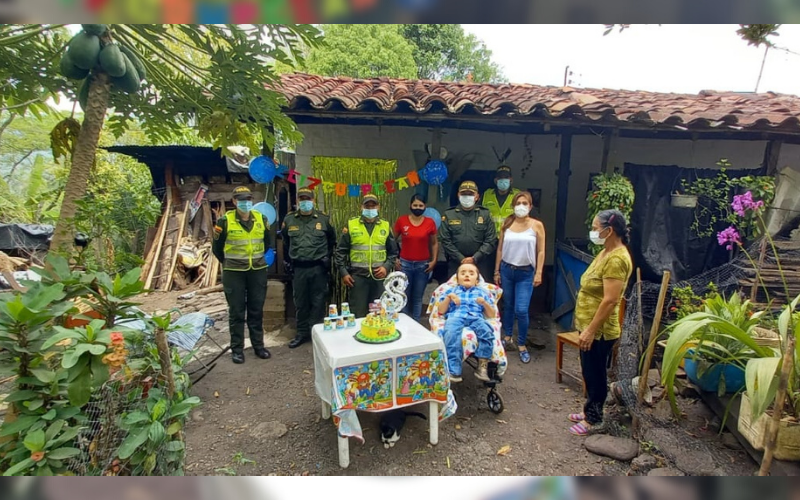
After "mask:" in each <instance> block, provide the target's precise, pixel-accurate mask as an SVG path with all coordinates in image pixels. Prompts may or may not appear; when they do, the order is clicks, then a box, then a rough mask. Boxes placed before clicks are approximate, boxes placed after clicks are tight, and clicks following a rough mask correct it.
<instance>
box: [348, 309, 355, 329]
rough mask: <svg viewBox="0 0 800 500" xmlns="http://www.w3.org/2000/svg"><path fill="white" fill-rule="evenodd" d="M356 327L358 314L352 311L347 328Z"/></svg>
mask: <svg viewBox="0 0 800 500" xmlns="http://www.w3.org/2000/svg"><path fill="white" fill-rule="evenodd" d="M355 327H356V315H355V314H352V313H350V314H348V315H347V328H355Z"/></svg>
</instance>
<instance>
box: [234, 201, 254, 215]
mask: <svg viewBox="0 0 800 500" xmlns="http://www.w3.org/2000/svg"><path fill="white" fill-rule="evenodd" d="M236 208H238V209H239V211H240V212H244V213H247V212H249V211H250V210H252V209H253V202H252V201H250V200H239V201H237V202H236Z"/></svg>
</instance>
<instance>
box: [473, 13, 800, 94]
mask: <svg viewBox="0 0 800 500" xmlns="http://www.w3.org/2000/svg"><path fill="white" fill-rule="evenodd" d="M463 27H464V29H465V30H466V31H467V32H469V33H473V34H475V35H476V36H477V37H478V38H480V39H481V40H483V41H484V42H485V43H486V45H487V47H488V48H489V49H491V50H492V52H493V60H494V61H495V62H497V63H498V64H500V65H501V66H502V67H503V71H504V72H505V75H506V77H507V78H508V80H509V81H510V82H512V83H530V84H536V85H557V86H561V85H563V84H564V70H565V68H566V66H569V67H570V70H571V71H572V72H573V76H572V77H571V78H572V79H573V80H574V82H573V83H572V86H576V87H583V88H609V89H627V90H648V91H654V92H675V93H692V94H696V93H698V92H699V91H701V90H730V91H737V92H753V91H754V90H755V88H756V81H757V79H758V73H759V69H760V67H761V61H762V59H763V56H764V46H763V45H762V46H761V47H760V48H756V47H753V46H748V45H747V42H745V41H744V40H742V39H741V38H739V35H737V34H736V30H737V29H738V28H739V25H736V24H730V25H661V26H659V25H657V24H652V25H645V24H634V25H632V26H631V27H630V28H628V29H626V30H625V31H623V32H622V33H620V32H619V31H618V30H614V31H613V32H612V33H610V34H608V35H607V36H603V32H604V31H605V28H604V27H603V25H601V24H592V25H530V24H529V25H482V24H465V25H463ZM779 33H780V36H778V37H775V38H774V39H773V41H774V43H775V44H776V45H778V46H781V47H784V48H787V49H790V50H792V51H794V52H796V53H797V54H792V53H787V52H785V51H782V50H777V49H770V50H769V52H768V54H767V60H766V64H765V66H764V74H763V76H762V79H761V83H760V85H759V87H758V91H759V92H767V91H772V92H778V93H785V94H795V95H800V25H788V24H785V25H783V26H782V27H781V28H780V30H779Z"/></svg>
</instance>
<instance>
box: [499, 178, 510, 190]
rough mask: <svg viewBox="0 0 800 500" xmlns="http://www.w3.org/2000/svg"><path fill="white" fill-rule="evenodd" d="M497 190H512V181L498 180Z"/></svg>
mask: <svg viewBox="0 0 800 500" xmlns="http://www.w3.org/2000/svg"><path fill="white" fill-rule="evenodd" d="M497 189H499V190H500V191H508V190H509V189H511V179H497Z"/></svg>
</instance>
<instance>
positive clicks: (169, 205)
mask: <svg viewBox="0 0 800 500" xmlns="http://www.w3.org/2000/svg"><path fill="white" fill-rule="evenodd" d="M161 217H162V219H163V223H164V224H163V227H162V228H161V232H160V233H159V235H158V242H157V243H156V248H155V251H154V253H153V258H152V259H151V261H150V269H149V270H148V272H147V279H146V280H145V283H144V288H145V289H146V290H149V289H150V285H152V284H153V276H154V275H155V272H156V267H158V261H159V260H160V259H161V247H162V246H163V244H164V236H165V235H166V234H167V226H168V225H169V219H170V218H171V217H172V191H171V190H169V189H167V209H166V210H164V213H163V214H162V215H161Z"/></svg>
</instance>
